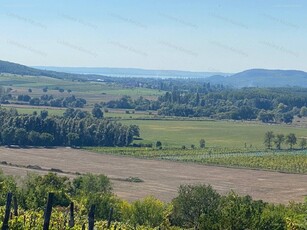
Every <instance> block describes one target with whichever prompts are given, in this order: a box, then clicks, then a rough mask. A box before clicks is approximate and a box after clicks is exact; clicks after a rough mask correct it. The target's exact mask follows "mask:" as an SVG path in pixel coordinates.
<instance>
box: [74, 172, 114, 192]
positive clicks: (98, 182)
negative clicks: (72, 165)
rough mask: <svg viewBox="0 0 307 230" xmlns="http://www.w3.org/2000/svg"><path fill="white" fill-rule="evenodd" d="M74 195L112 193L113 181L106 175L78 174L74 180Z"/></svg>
mask: <svg viewBox="0 0 307 230" xmlns="http://www.w3.org/2000/svg"><path fill="white" fill-rule="evenodd" d="M72 185H73V191H72V192H73V194H74V195H81V196H82V195H88V194H90V193H110V192H111V190H112V186H111V182H110V179H109V178H108V177H106V176H105V175H102V174H100V175H93V174H91V173H87V174H85V175H82V176H78V177H77V178H75V179H74V180H73V182H72Z"/></svg>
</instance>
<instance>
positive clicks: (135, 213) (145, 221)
mask: <svg viewBox="0 0 307 230" xmlns="http://www.w3.org/2000/svg"><path fill="white" fill-rule="evenodd" d="M166 208H167V206H166V205H165V204H164V203H163V202H161V201H160V200H158V199H156V198H154V197H152V196H148V197H145V198H144V199H142V200H137V201H135V202H133V203H132V204H131V205H129V204H127V205H126V207H124V208H123V210H122V212H123V219H124V220H125V221H127V222H130V223H131V224H132V225H134V226H138V225H139V226H148V227H152V228H155V227H159V226H160V225H161V224H162V222H163V221H164V212H165V210H166Z"/></svg>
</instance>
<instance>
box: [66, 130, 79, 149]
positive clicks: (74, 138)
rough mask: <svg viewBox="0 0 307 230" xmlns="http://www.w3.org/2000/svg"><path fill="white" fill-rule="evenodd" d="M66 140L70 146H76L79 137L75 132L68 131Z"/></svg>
mask: <svg viewBox="0 0 307 230" xmlns="http://www.w3.org/2000/svg"><path fill="white" fill-rule="evenodd" d="M67 140H68V144H69V145H70V146H78V145H79V140H80V137H79V135H78V134H77V133H68V134H67Z"/></svg>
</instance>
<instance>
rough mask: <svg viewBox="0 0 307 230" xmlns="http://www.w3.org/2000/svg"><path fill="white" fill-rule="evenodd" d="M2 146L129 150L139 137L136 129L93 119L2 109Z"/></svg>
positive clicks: (89, 117) (0, 131)
mask: <svg viewBox="0 0 307 230" xmlns="http://www.w3.org/2000/svg"><path fill="white" fill-rule="evenodd" d="M0 134H1V136H0V144H2V145H21V146H24V145H33V146H128V145H130V144H131V143H132V141H133V138H134V137H137V136H139V135H140V133H139V128H138V126H136V125H130V126H127V125H123V124H121V123H119V122H112V121H109V120H106V119H98V118H95V117H93V116H86V117H84V118H79V117H77V116H76V117H74V118H71V117H68V118H67V117H49V116H46V115H45V113H41V114H40V115H18V113H15V114H14V113H13V111H9V110H6V109H0Z"/></svg>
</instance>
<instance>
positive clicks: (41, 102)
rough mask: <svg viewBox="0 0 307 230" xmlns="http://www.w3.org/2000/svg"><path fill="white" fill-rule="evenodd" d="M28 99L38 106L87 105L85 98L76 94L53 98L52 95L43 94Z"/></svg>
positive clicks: (31, 103)
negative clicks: (77, 96)
mask: <svg viewBox="0 0 307 230" xmlns="http://www.w3.org/2000/svg"><path fill="white" fill-rule="evenodd" d="M28 101H29V104H30V105H36V106H51V107H65V108H67V107H74V108H83V107H84V105H86V100H85V99H83V98H76V97H75V96H74V95H71V96H68V97H65V98H53V96H51V95H42V96H41V97H40V98H37V97H34V98H30V99H29V100H28Z"/></svg>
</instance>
